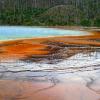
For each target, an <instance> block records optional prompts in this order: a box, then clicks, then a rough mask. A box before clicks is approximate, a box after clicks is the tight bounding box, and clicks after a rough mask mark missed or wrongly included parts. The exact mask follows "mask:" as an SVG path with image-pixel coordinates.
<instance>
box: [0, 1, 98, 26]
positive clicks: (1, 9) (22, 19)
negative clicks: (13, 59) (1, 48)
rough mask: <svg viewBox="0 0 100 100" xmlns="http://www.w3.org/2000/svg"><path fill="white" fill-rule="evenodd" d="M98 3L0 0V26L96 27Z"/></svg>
mask: <svg viewBox="0 0 100 100" xmlns="http://www.w3.org/2000/svg"><path fill="white" fill-rule="evenodd" d="M99 12H100V0H0V25H82V26H98V27H99V26H100V13H99Z"/></svg>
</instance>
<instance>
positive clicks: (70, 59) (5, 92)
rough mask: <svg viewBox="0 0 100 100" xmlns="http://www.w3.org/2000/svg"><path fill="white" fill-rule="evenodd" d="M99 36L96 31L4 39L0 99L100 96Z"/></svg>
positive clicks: (99, 98)
mask: <svg viewBox="0 0 100 100" xmlns="http://www.w3.org/2000/svg"><path fill="white" fill-rule="evenodd" d="M99 39H100V35H99V34H97V33H96V35H95V34H94V35H93V34H92V35H91V36H75V37H59V38H48V39H29V40H18V41H12V42H10V41H9V42H3V43H1V44H0V100H12V99H13V100H100V43H99V41H98V40H99ZM8 84H9V86H8Z"/></svg>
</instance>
